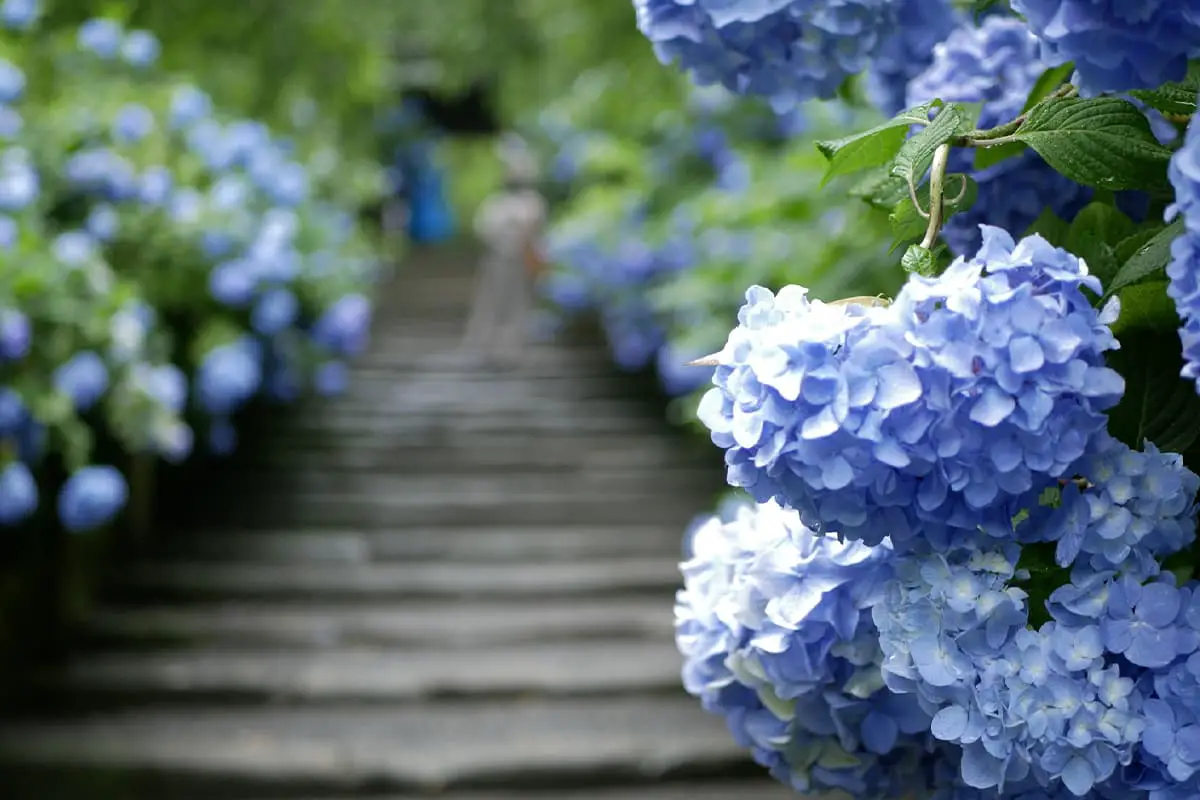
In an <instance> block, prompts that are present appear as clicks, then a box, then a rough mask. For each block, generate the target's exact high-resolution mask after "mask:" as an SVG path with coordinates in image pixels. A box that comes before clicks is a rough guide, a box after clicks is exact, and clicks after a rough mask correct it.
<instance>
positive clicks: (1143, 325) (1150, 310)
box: [1110, 281, 1179, 372]
mask: <svg viewBox="0 0 1200 800" xmlns="http://www.w3.org/2000/svg"><path fill="white" fill-rule="evenodd" d="M1116 297H1117V299H1118V300H1120V301H1121V315H1120V317H1119V318H1118V319H1117V321H1116V322H1114V323H1113V324H1112V325H1111V326H1110V327H1111V328H1112V331H1113V333H1115V334H1117V336H1118V338H1120V337H1121V336H1123V335H1125V334H1127V333H1128V332H1130V331H1137V330H1141V331H1158V332H1160V333H1174V332H1175V331H1176V330H1177V329H1178V328H1179V316H1178V314H1177V312H1176V310H1175V303H1174V302H1172V301H1171V298H1169V297H1167V282H1166V281H1147V282H1145V283H1139V284H1136V285H1134V286H1126V287H1125V288H1124V289H1122V290H1121V291H1119V292H1117V293H1116ZM1175 371H1176V372H1178V371H1179V370H1178V369H1176V370H1175Z"/></svg>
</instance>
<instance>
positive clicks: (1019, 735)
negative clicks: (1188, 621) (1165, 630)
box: [874, 545, 1173, 797]
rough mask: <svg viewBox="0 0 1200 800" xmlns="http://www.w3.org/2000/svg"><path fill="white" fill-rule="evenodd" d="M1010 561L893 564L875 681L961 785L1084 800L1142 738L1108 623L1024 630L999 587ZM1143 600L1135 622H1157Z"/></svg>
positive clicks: (1022, 614)
mask: <svg viewBox="0 0 1200 800" xmlns="http://www.w3.org/2000/svg"><path fill="white" fill-rule="evenodd" d="M1019 551H1020V548H1019V547H1018V546H1016V545H1010V546H1008V547H1007V548H1005V549H1001V550H994V551H990V552H987V551H979V550H971V551H965V550H959V551H955V552H953V553H950V554H947V555H935V556H927V557H910V558H907V559H904V560H902V561H900V562H899V563H897V564H896V575H897V579H896V581H895V582H894V583H893V584H891V585H890V586H889V587H888V590H887V592H886V596H885V599H884V601H883V602H881V603H880V604H879V605H877V606H876V607H875V609H874V620H875V623H876V624H877V625H878V627H879V635H880V645H881V647H882V649H883V652H884V654H885V660H884V663H883V672H884V679H885V681H886V682H887V685H888V687H889V688H891V689H892V690H893V691H896V692H899V693H902V694H905V695H908V694H912V695H914V696H916V697H917V698H919V699H920V702H921V705H922V707H923V708H925V709H926V711H928V712H929V713H931V714H932V715H933V720H932V723H931V726H930V730H931V732H932V734H933V736H934V737H935V738H936V739H938V740H940V741H943V742H948V743H953V744H957V745H959V746H961V747H962V759H961V762H960V767H959V769H960V777H961V780H962V782H963V783H965V784H966V785H967V786H969V787H973V788H976V789H993V788H998V789H1000V790H1001V791H1002V792H1003V796H1009V795H1008V793H1007V787H1009V786H1012V785H1014V784H1015V785H1018V786H1019V785H1022V784H1027V783H1029V782H1033V783H1034V785H1035V786H1041V787H1045V788H1052V789H1053V788H1056V787H1060V786H1061V787H1063V788H1066V789H1067V790H1068V791H1069V792H1070V793H1071V794H1072V795H1074V796H1076V797H1084V796H1087V795H1088V793H1089V792H1091V791H1092V789H1093V788H1094V787H1095V786H1096V785H1097V784H1100V783H1103V782H1105V781H1109V780H1111V779H1113V778H1114V775H1116V774H1117V770H1118V768H1119V767H1120V766H1123V765H1126V764H1129V763H1130V762H1131V761H1132V759H1133V753H1134V746H1135V745H1136V744H1137V743H1138V742H1139V741H1140V737H1141V734H1142V732H1143V730H1144V729H1145V723H1144V721H1143V720H1142V718H1141V717H1140V715H1139V713H1138V712H1139V710H1140V701H1141V695H1140V694H1139V693H1137V692H1136V690H1135V682H1134V680H1132V679H1131V678H1129V677H1125V676H1123V675H1122V673H1121V671H1120V669H1119V667H1118V666H1116V665H1114V664H1110V663H1109V662H1108V661H1106V659H1105V655H1106V653H1117V652H1120V651H1117V650H1113V649H1112V648H1111V645H1112V643H1113V638H1114V637H1113V634H1112V633H1111V632H1110V627H1109V623H1111V620H1110V619H1108V618H1106V619H1105V620H1103V621H1102V620H1099V619H1090V620H1087V619H1084V620H1080V619H1076V618H1072V619H1070V620H1064V619H1056V620H1054V621H1051V622H1047V623H1045V624H1044V625H1042V626H1041V627H1040V628H1038V629H1036V630H1034V629H1031V628H1029V627H1028V626H1027V623H1028V618H1027V610H1026V606H1025V600H1026V595H1025V592H1024V591H1022V590H1021V589H1019V588H1015V587H1013V586H1011V585H1009V584H1010V581H1013V580H1014V579H1019V578H1022V577H1027V576H1026V575H1022V574H1021V573H1020V572H1019V571H1018V569H1017V557H1018V554H1019ZM1146 591H1147V592H1150V593H1151V594H1152V595H1154V596H1149V595H1148V596H1147V604H1146V609H1147V610H1146V612H1145V615H1144V616H1139V617H1136V618H1135V619H1136V620H1137V624H1141V621H1142V620H1144V619H1148V620H1152V621H1153V622H1155V623H1158V622H1161V620H1162V618H1163V616H1164V610H1163V608H1162V607H1160V604H1159V603H1160V601H1159V598H1158V597H1157V593H1156V590H1153V589H1150V588H1149V587H1147V590H1146ZM1168 611H1169V609H1168ZM1135 613H1136V612H1135ZM1171 613H1172V614H1173V612H1171ZM1168 615H1169V614H1168ZM1127 627H1128V628H1129V629H1131V630H1132V629H1133V628H1134V627H1136V625H1135V624H1130V625H1127Z"/></svg>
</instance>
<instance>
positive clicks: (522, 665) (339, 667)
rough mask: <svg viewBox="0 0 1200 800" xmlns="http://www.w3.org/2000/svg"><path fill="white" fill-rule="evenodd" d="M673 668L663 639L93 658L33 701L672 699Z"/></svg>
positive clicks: (53, 677) (51, 681)
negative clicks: (628, 696) (654, 696)
mask: <svg viewBox="0 0 1200 800" xmlns="http://www.w3.org/2000/svg"><path fill="white" fill-rule="evenodd" d="M681 667H682V660H681V659H680V656H679V654H678V652H677V651H676V649H675V647H674V646H673V644H672V643H671V640H670V639H665V640H657V641H654V640H645V639H640V640H639V639H612V640H607V641H604V640H593V641H570V642H526V643H522V644H519V645H511V644H510V645H498V644H493V645H491V646H489V647H487V648H486V649H484V648H480V649H478V650H475V651H467V652H464V651H463V650H461V649H458V650H455V649H450V648H446V647H436V646H429V647H423V648H404V649H396V648H389V649H380V648H372V649H362V648H359V649H337V650H324V651H322V650H308V651H300V652H297V651H295V650H280V649H274V650H267V649H263V648H262V647H258V648H255V649H253V650H247V651H241V652H238V651H207V652H206V651H197V650H188V651H183V652H157V653H121V654H104V653H93V654H89V655H88V656H86V657H85V658H83V659H80V660H77V661H75V662H74V663H73V664H72V665H70V666H68V667H65V668H63V669H61V670H59V671H57V672H54V673H48V674H45V675H43V676H42V677H43V680H42V681H39V685H38V686H37V687H36V688H35V693H36V694H37V695H38V696H36V697H34V698H33V700H34V701H35V702H38V701H40V700H41V699H43V698H50V699H52V700H53V701H54V702H55V705H57V706H62V705H67V706H72V707H77V708H101V707H108V706H110V705H113V704H119V705H121V706H124V707H127V706H131V705H146V704H157V703H164V702H169V703H188V704H212V703H220V702H257V703H265V702H271V703H323V702H335V701H344V702H364V703H413V702H429V701H435V700H442V699H445V698H476V699H478V700H484V699H487V698H495V697H519V696H526V695H539V696H559V695H563V696H592V695H596V696H600V695H606V696H612V695H616V694H622V693H626V694H642V695H645V694H659V693H662V694H678V693H681V692H682V691H683V690H682V688H681V687H680V677H679V674H680V669H681ZM35 707H36V706H35ZM398 713H401V712H399V711H398Z"/></svg>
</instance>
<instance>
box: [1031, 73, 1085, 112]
mask: <svg viewBox="0 0 1200 800" xmlns="http://www.w3.org/2000/svg"><path fill="white" fill-rule="evenodd" d="M1074 71H1075V63H1074V62H1068V63H1066V64H1059V65H1058V66H1057V67H1050V68H1049V69H1047V70H1046V71H1045V72H1043V73H1042V74H1041V75H1040V76H1039V77H1038V79H1037V81H1036V82H1035V83H1034V84H1033V88H1032V89H1030V90H1029V97H1027V98H1026V99H1025V108H1023V109H1021V110H1022V111H1028V110H1029V109H1031V108H1033V107H1034V106H1036V105H1037V104H1038V103H1040V102H1041V101H1042V100H1043V99H1045V97H1046V95H1048V94H1050V93H1052V92H1053V91H1054V90H1056V89H1057V88H1058V87H1060V86H1062V85H1063V84H1064V83H1066V82H1067V81H1069V80H1070V79H1071V73H1072V72H1074Z"/></svg>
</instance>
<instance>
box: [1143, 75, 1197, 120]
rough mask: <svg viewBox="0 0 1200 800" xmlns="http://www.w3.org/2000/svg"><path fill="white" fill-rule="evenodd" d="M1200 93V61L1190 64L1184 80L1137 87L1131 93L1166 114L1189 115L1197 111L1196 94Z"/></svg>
mask: <svg viewBox="0 0 1200 800" xmlns="http://www.w3.org/2000/svg"><path fill="white" fill-rule="evenodd" d="M1198 93H1200V63H1191V64H1188V71H1187V77H1186V78H1184V79H1183V80H1182V81H1176V82H1173V83H1164V84H1163V85H1162V86H1160V87H1158V88H1157V89H1135V90H1134V91H1132V92H1130V94H1131V95H1133V96H1134V97H1136V98H1137V99H1138V100H1141V101H1142V102H1143V103H1145V104H1146V105H1148V106H1150V107H1151V108H1153V109H1156V110H1158V111H1161V112H1163V113H1164V114H1179V115H1181V116H1189V115H1191V114H1195V113H1196V95H1197V94H1198Z"/></svg>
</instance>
